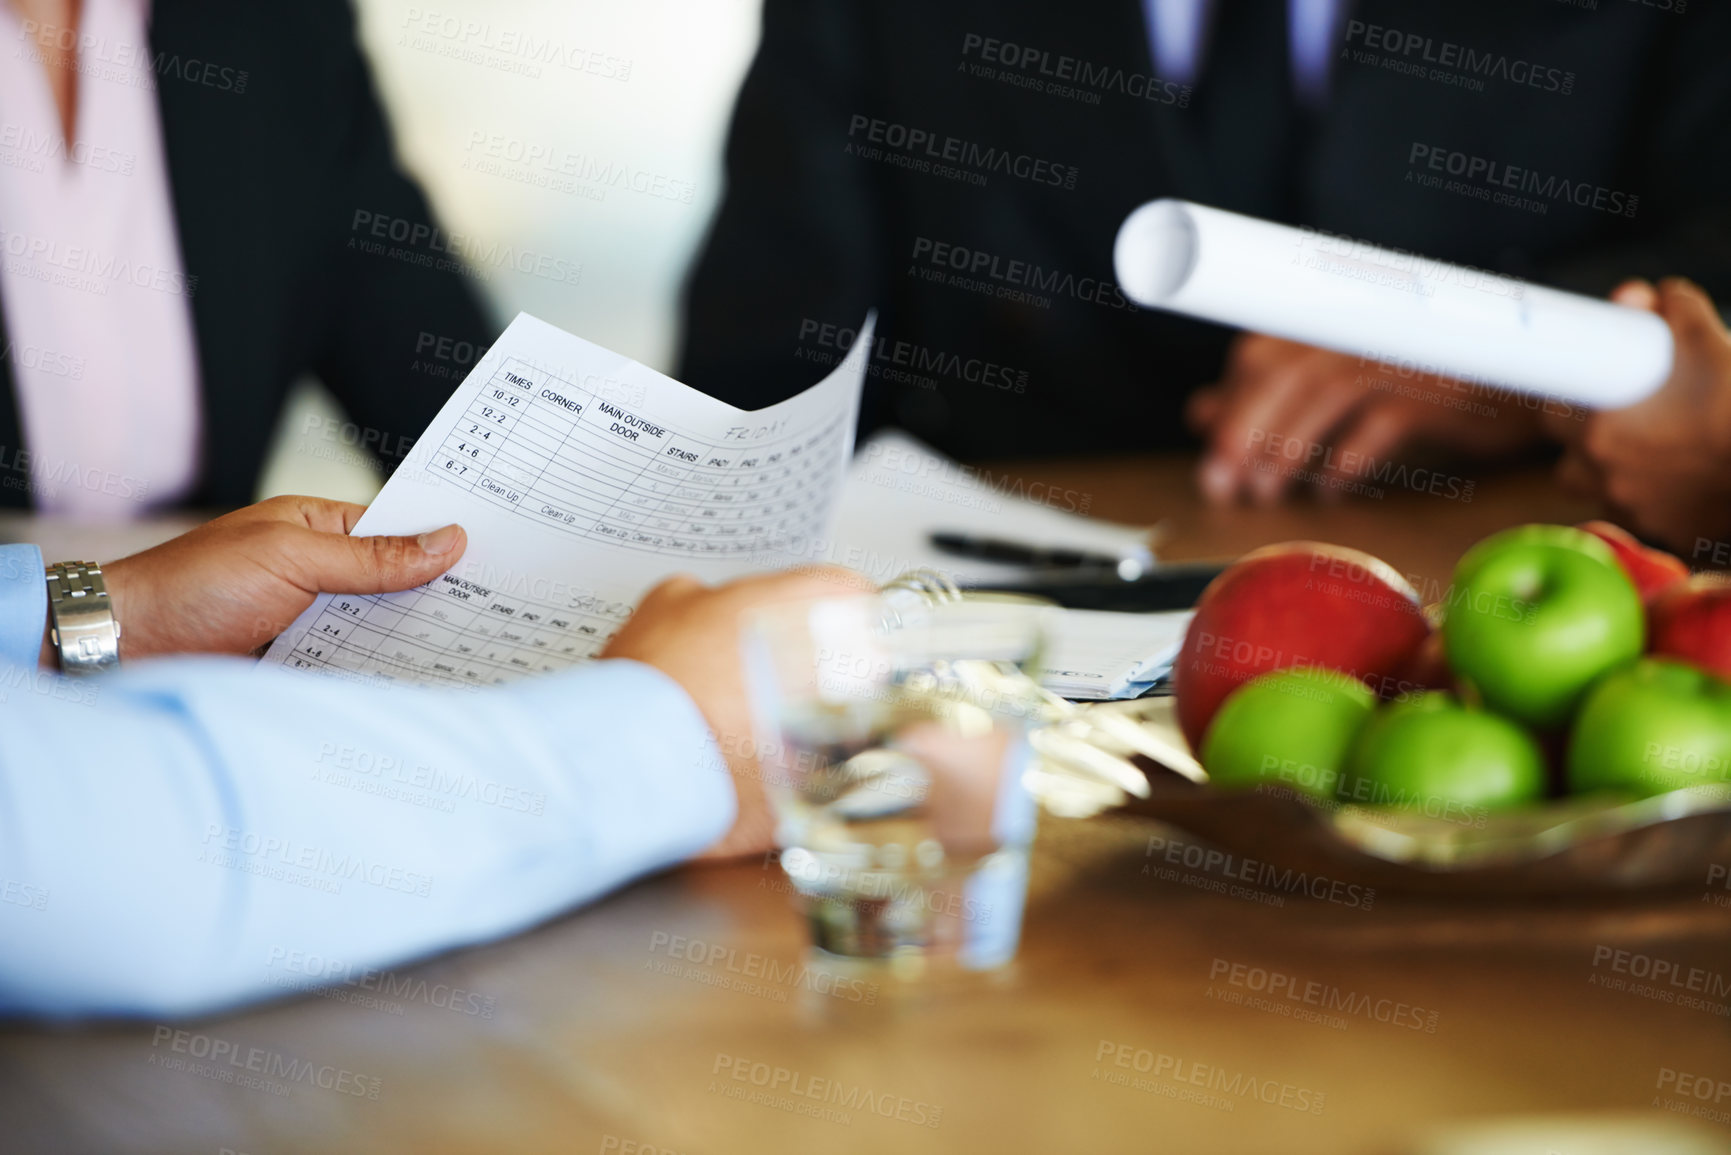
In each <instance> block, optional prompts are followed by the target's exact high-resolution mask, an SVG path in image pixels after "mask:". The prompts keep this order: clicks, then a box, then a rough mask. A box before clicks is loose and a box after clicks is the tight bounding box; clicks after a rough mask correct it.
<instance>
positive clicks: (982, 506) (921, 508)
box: [829, 429, 1154, 585]
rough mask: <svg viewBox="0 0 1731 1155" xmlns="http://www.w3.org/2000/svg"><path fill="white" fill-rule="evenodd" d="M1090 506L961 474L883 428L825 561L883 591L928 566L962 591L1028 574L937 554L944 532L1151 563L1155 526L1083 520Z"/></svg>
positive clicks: (1000, 477)
mask: <svg viewBox="0 0 1731 1155" xmlns="http://www.w3.org/2000/svg"><path fill="white" fill-rule="evenodd" d="M1091 504H1092V495H1090V494H1086V493H1079V492H1076V491H1075V490H1069V489H1064V488H1062V487H1055V486H1051V485H1048V484H1046V483H1045V482H1042V481H1037V480H1034V481H1030V480H1029V479H1027V478H1023V477H1018V476H1015V475H1012V474H1007V473H1004V472H1002V471H994V470H991V469H975V468H972V467H965V466H962V465H960V464H958V463H957V462H954V461H951V460H950V459H949V458H947V457H945V456H943V455H942V454H941V453H938V452H937V451H936V450H935V449H932V448H931V447H930V446H928V445H926V444H924V443H923V442H920V441H917V440H915V439H914V438H912V437H910V436H908V435H907V434H906V433H903V432H901V431H900V430H896V429H890V430H885V431H884V432H882V433H878V434H876V435H875V436H873V437H872V438H871V440H869V441H867V442H866V444H865V445H863V446H861V448H860V451H859V454H858V455H857V456H856V457H855V458H854V464H853V469H852V470H851V471H850V472H849V473H848V478H847V486H846V488H845V489H844V490H843V491H842V498H841V506H840V508H839V509H838V510H837V511H836V525H835V542H836V548H835V549H834V550H833V551H831V552H830V554H829V558H830V560H833V561H835V562H837V563H839V564H841V565H846V566H851V567H852V568H854V569H858V570H861V571H863V572H865V573H866V574H869V575H870V576H871V577H872V578H873V579H874V580H876V581H877V582H879V583H880V584H881V583H883V582H886V581H888V580H890V579H891V578H893V577H895V576H896V575H897V574H901V573H905V572H907V571H908V570H910V569H916V568H919V567H922V566H923V567H925V568H928V569H935V570H938V571H939V572H941V573H944V574H948V575H949V576H950V577H951V578H952V579H953V580H955V581H956V582H957V583H959V584H962V585H970V584H973V585H977V584H981V583H984V582H993V581H1005V580H1015V579H1018V578H1025V577H1026V576H1027V567H1025V566H1017V565H1006V564H1004V563H1002V562H992V561H981V560H978V559H974V558H961V557H954V556H951V555H950V554H946V553H943V552H941V551H939V550H938V549H936V548H935V547H934V546H933V545H932V543H931V535H932V534H933V533H934V532H948V533H960V534H966V535H969V536H973V537H981V538H993V539H996V540H999V541H1014V542H1018V543H1023V544H1027V545H1031V546H1036V547H1039V548H1042V549H1074V550H1079V551H1081V552H1083V553H1095V554H1102V555H1104V556H1108V557H1112V558H1117V559H1129V560H1134V561H1136V562H1137V563H1139V564H1140V565H1141V566H1142V567H1143V568H1147V567H1150V566H1152V565H1153V564H1154V550H1153V547H1152V545H1151V544H1150V538H1151V531H1150V530H1149V529H1147V528H1146V527H1139V526H1129V525H1118V524H1116V523H1113V522H1109V521H1096V520H1093V519H1091V518H1088V517H1086V516H1083V515H1084V514H1086V513H1087V509H1088V506H1089V505H1091Z"/></svg>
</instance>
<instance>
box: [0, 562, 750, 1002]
mask: <svg viewBox="0 0 1731 1155" xmlns="http://www.w3.org/2000/svg"><path fill="white" fill-rule="evenodd" d="M39 584H40V583H39ZM37 628H38V630H40V623H38V626H37ZM34 653H35V651H34V650H33V651H32V660H34ZM16 672H18V671H9V670H5V669H0V676H6V675H10V674H13V673H16ZM735 805H736V803H735V797H734V790H733V783H732V779H731V778H730V777H729V776H728V773H727V770H726V766H725V763H724V761H723V760H722V758H721V757H720V754H719V752H718V750H717V749H716V744H715V740H714V738H713V737H712V736H711V735H710V733H709V730H708V727H707V726H706V725H705V723H704V720H703V717H702V715H701V714H700V713H699V712H698V710H697V708H696V706H695V705H694V704H693V703H692V701H691V699H690V698H689V697H687V696H686V694H685V692H684V691H683V690H682V689H680V687H679V686H678V685H677V684H675V683H674V682H673V681H672V680H671V679H669V678H667V677H666V676H665V675H663V674H661V673H660V672H659V671H657V670H654V669H652V668H651V667H648V666H644V665H639V664H637V663H635V662H627V661H617V660H615V661H607V662H599V663H594V664H591V665H588V666H585V667H581V668H578V669H573V670H567V671H564V672H561V673H558V674H552V675H549V676H547V677H543V678H537V679H531V680H527V681H522V682H517V683H514V684H512V685H509V686H503V687H489V688H486V689H479V690H474V691H468V690H461V689H454V690H435V689H427V688H421V687H401V686H395V685H390V684H354V683H349V682H344V681H340V680H337V679H334V678H326V677H318V676H308V675H304V674H296V673H291V672H289V671H286V670H279V669H271V668H254V667H252V666H250V665H249V664H247V663H244V662H240V661H235V660H225V659H214V658H199V659H176V660H173V661H164V662H156V663H143V664H140V665H139V666H137V667H135V668H133V669H131V670H121V671H119V672H118V673H116V674H114V675H111V676H109V677H106V678H103V679H100V680H94V679H64V678H60V677H57V676H46V675H38V676H37V677H35V678H33V679H28V680H25V681H23V682H22V683H20V684H19V685H18V686H16V687H14V688H12V689H11V690H10V691H9V692H8V693H7V694H6V696H5V700H4V701H0V1013H13V1014H16V1013H26V1014H35V1015H50V1016H69V1015H90V1014H116V1015H149V1016H157V1017H179V1016H185V1015H196V1014H204V1013H207V1012H210V1011H213V1010H220V1009H222V1008H224V1007H227V1006H231V1005H234V1004H237V1003H240V1002H244V1001H247V1000H250V999H255V998H258V997H262V996H267V995H279V994H282V993H284V991H285V990H292V989H296V988H298V987H304V986H305V985H306V984H307V982H308V978H307V976H308V974H309V973H313V974H317V975H321V976H324V977H326V978H334V979H341V978H344V977H357V978H358V977H359V976H360V975H361V974H362V973H363V972H365V971H366V970H367V969H368V968H375V967H383V966H389V965H392V964H395V963H398V962H402V961H405V960H409V959H413V958H416V957H419V956H423V955H428V954H432V953H434V952H437V951H442V950H445V949H448V948H451V947H456V946H461V945H463V944H466V943H473V942H478V941H482V940H485V939H491V938H496V937H498V936H501V935H506V934H510V933H511V932H513V931H517V930H521V929H523V928H525V927H528V926H531V925H533V924H535V923H537V922H540V921H542V920H544V919H546V918H548V917H550V916H552V915H554V914H557V913H559V912H561V911H563V910H566V909H568V908H570V907H572V906H575V905H577V904H579V903H582V902H585V901H588V900H590V899H592V898H595V897H596V896H598V895H600V894H603V893H605V892H606V891H608V890H610V889H612V888H614V887H616V886H618V885H620V884H621V883H623V882H625V881H626V880H628V879H630V878H632V877H634V876H637V875H641V874H643V873H645V872H648V871H653V870H656V869H659V868H662V867H665V866H668V865H670V864H672V863H674V862H677V861H679V860H681V859H683V858H686V857H688V856H690V855H691V854H693V853H695V852H696V851H698V850H701V849H703V848H704V847H705V846H707V845H709V844H710V843H712V842H714V841H715V840H716V839H717V838H719V837H720V836H721V835H722V834H723V833H724V832H725V831H726V830H727V828H728V827H729V826H730V825H731V823H732V821H733V817H734V812H735ZM315 960H316V964H315ZM315 965H316V969H314V967H315Z"/></svg>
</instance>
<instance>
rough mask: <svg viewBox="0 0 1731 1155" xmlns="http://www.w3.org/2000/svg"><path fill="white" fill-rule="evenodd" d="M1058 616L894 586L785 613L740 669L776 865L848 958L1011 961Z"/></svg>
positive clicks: (750, 643) (830, 945) (914, 964)
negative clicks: (1046, 645)
mask: <svg viewBox="0 0 1731 1155" xmlns="http://www.w3.org/2000/svg"><path fill="white" fill-rule="evenodd" d="M1050 612H1051V611H1050V607H1049V606H1047V605H1045V604H1044V603H1032V602H1028V601H1019V600H1014V599H1000V600H973V599H968V600H957V601H949V602H946V603H943V604H935V605H934V604H927V603H925V602H922V601H921V600H920V599H918V598H914V599H909V598H907V597H897V596H896V595H895V594H894V593H889V594H876V595H866V596H852V597H838V598H835V599H830V600H823V601H816V602H802V603H793V604H786V605H781V606H776V607H772V608H770V609H767V610H763V611H760V612H758V613H755V614H753V615H752V617H751V619H750V620H749V621H748V622H747V623H746V631H745V643H744V644H745V659H746V670H747V679H748V682H749V687H750V691H751V699H752V709H753V716H754V724H755V729H756V739H757V742H756V745H757V753H758V755H759V758H760V762H761V766H762V770H763V777H764V785H765V789H766V791H767V793H768V794H769V797H770V799H771V802H772V804H773V805H774V807H775V811H776V816H777V821H778V826H777V838H778V841H779V843H780V845H781V848H782V851H781V865H782V869H783V870H784V871H785V872H786V873H787V876H788V878H789V879H790V880H791V882H792V884H793V886H794V887H795V889H796V890H797V891H798V894H799V896H800V901H801V902H802V904H803V905H804V908H805V911H806V915H807V918H808V920H809V922H810V926H811V933H812V942H813V945H814V946H815V948H816V949H817V950H818V951H819V952H821V953H823V954H826V955H829V956H834V957H836V958H839V959H881V960H892V961H895V962H899V963H900V964H901V965H900V966H898V967H896V968H895V969H896V970H897V971H898V973H905V972H917V971H920V970H923V969H925V967H926V966H927V965H928V964H932V963H936V964H939V965H942V964H949V963H953V964H954V965H955V966H956V967H959V968H960V969H964V970H985V969H990V968H993V967H997V966H999V965H1001V964H1003V963H1005V962H1008V961H1009V960H1010V958H1011V957H1013V956H1014V954H1015V951H1016V944H1017V940H1018V938H1019V937H1020V933H1021V922H1022V906H1023V900H1024V898H1025V895H1026V890H1027V871H1028V850H1029V847H1030V844H1031V843H1032V841H1033V836H1034V826H1035V804H1034V801H1033V799H1032V798H1031V796H1030V795H1029V793H1028V790H1027V787H1026V785H1025V783H1024V781H1023V778H1024V773H1025V771H1026V769H1027V767H1028V765H1029V761H1030V757H1031V756H1030V752H1029V748H1028V744H1027V742H1026V733H1027V731H1028V729H1029V728H1030V727H1031V726H1032V725H1035V724H1037V723H1038V721H1039V719H1040V716H1041V713H1042V711H1043V710H1044V708H1045V703H1044V700H1043V699H1042V698H1041V695H1040V693H1039V690H1038V688H1037V685H1036V683H1035V681H1034V680H1033V679H1034V678H1035V677H1036V676H1037V673H1038V670H1037V666H1038V663H1039V660H1040V654H1041V649H1042V645H1043V642H1044V638H1045V633H1046V630H1045V626H1044V623H1045V621H1046V615H1047V614H1048V613H1050Z"/></svg>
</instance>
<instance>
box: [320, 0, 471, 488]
mask: <svg viewBox="0 0 1731 1155" xmlns="http://www.w3.org/2000/svg"><path fill="white" fill-rule="evenodd" d="M331 7H333V8H340V9H341V10H342V16H341V21H342V26H341V27H340V28H333V30H332V31H333V34H340V35H333V38H332V39H333V42H334V43H337V44H339V45H341V46H342V47H341V49H340V50H339V51H337V52H334V53H333V54H332V55H333V59H332V60H331V61H330V62H329V66H328V71H327V72H326V74H325V78H324V83H325V84H327V85H329V86H331V87H332V88H333V89H334V90H335V93H334V95H335V97H336V99H334V100H332V101H331V102H330V104H329V107H333V108H335V109H336V110H338V113H339V115H340V116H341V117H342V121H341V123H340V124H335V125H332V126H331V131H332V132H333V133H335V134H337V135H338V140H339V143H338V147H337V149H336V151H335V154H334V158H333V161H334V163H333V164H332V168H331V172H332V174H333V180H332V188H331V197H330V201H329V206H328V210H327V211H328V214H329V215H328V219H327V224H326V226H325V228H324V229H322V230H321V233H322V235H324V236H326V237H328V239H329V251H330V256H329V261H328V263H327V264H326V266H325V267H326V268H327V269H328V270H329V271H328V275H327V276H326V277H325V278H324V282H325V283H324V285H323V286H322V291H323V292H324V293H325V294H327V296H326V300H325V306H326V309H327V313H326V317H325V322H326V326H327V327H326V330H325V333H326V337H325V340H324V342H323V343H322V347H321V348H320V349H319V351H318V352H317V354H316V358H317V359H316V362H315V365H314V370H315V372H316V373H317V374H318V376H319V377H320V379H321V380H323V381H324V383H325V385H326V386H327V387H328V388H329V389H330V390H331V391H332V392H333V393H334V394H336V396H337V399H338V400H339V401H341V402H342V404H343V407H344V408H345V409H346V410H347V411H348V414H349V416H350V417H351V418H353V420H354V421H355V422H356V423H357V424H358V425H359V426H360V427H361V434H360V436H361V437H362V438H363V439H366V440H367V441H368V448H370V449H372V450H373V451H375V452H376V453H378V454H379V455H380V456H381V457H383V458H384V459H385V460H386V461H387V462H388V463H390V464H395V463H396V461H397V460H400V458H401V456H402V455H403V453H404V452H405V451H406V449H407V448H408V447H409V446H410V445H411V444H412V443H413V441H414V439H415V438H417V437H418V436H419V435H420V433H421V431H422V430H423V429H425V428H426V426H427V423H428V422H430V421H431V420H432V419H433V416H434V415H435V414H436V413H437V412H438V411H439V407H440V406H441V405H442V404H444V401H445V399H446V398H447V397H449V396H450V393H451V391H452V389H453V388H455V386H456V384H457V383H458V381H460V380H461V379H462V376H463V375H464V373H465V372H466V370H467V369H468V368H470V367H471V366H472V359H471V361H470V363H469V364H460V363H455V362H451V361H449V360H445V361H441V360H439V358H438V357H436V356H435V351H436V350H437V349H439V348H440V347H441V346H440V342H445V343H446V344H445V345H444V346H443V347H444V348H446V349H449V348H450V347H452V346H454V345H456V343H458V342H470V343H485V342H486V341H488V340H490V339H491V337H492V336H494V335H496V333H497V331H498V330H497V327H496V326H495V325H494V324H493V323H491V322H490V321H489V319H488V318H487V316H486V314H485V312H484V310H483V308H482V305H481V302H480V299H479V296H478V294H477V292H476V290H475V282H474V281H473V279H472V278H473V276H474V273H473V272H472V271H469V270H465V269H462V268H461V267H460V265H459V262H460V261H461V258H462V243H461V238H460V237H459V238H455V239H453V237H452V235H451V234H450V233H449V232H447V231H445V230H444V229H442V228H440V227H438V226H437V225H436V222H435V220H434V217H433V213H432V210H431V208H430V207H429V206H428V204H427V199H426V196H425V195H424V194H423V193H422V192H421V190H420V188H419V186H418V185H416V183H415V182H414V181H413V180H411V179H410V178H409V177H408V176H407V175H406V174H405V173H404V172H403V170H402V169H401V168H400V167H399V166H398V164H397V161H396V156H395V153H394V150H393V147H392V141H391V134H390V129H389V127H388V126H387V124H386V122H385V117H384V113H383V110H382V109H381V108H380V105H379V100H378V96H377V94H376V93H375V92H374V89H373V82H372V77H371V75H370V73H369V71H368V68H367V65H366V62H365V60H364V59H363V57H362V55H361V52H360V49H359V47H358V45H357V44H356V42H355V38H354V21H353V17H352V15H351V14H350V13H349V11H348V5H347V4H344V3H337V4H332V5H331ZM333 22H334V20H333ZM417 230H419V231H417ZM404 238H408V239H406V240H405V239H404ZM363 245H368V246H373V245H378V246H383V248H384V250H386V252H385V253H380V252H378V251H372V252H369V251H367V250H366V249H364V248H363V247H362V246H363ZM393 251H394V252H396V253H397V254H398V255H394V256H393V255H388V254H389V253H391V252H393ZM442 374H445V375H442Z"/></svg>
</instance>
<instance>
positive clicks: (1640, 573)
mask: <svg viewBox="0 0 1731 1155" xmlns="http://www.w3.org/2000/svg"><path fill="white" fill-rule="evenodd" d="M1575 528H1576V529H1584V530H1586V531H1587V532H1588V533H1590V534H1592V535H1593V536H1594V537H1596V538H1598V539H1599V540H1600V541H1602V542H1604V543H1605V544H1606V545H1608V546H1610V547H1611V552H1612V553H1614V554H1616V555H1617V564H1618V565H1620V566H1622V567H1623V572H1624V573H1626V574H1628V575H1629V580H1630V581H1632V582H1634V583H1635V589H1636V591H1637V592H1639V593H1640V595H1641V600H1642V601H1644V602H1648V601H1652V600H1653V596H1654V595H1655V594H1657V593H1659V592H1660V591H1661V590H1665V589H1669V588H1670V587H1671V586H1673V585H1675V584H1677V583H1678V582H1680V581H1682V580H1683V579H1684V578H1686V577H1688V576H1689V567H1688V566H1686V565H1684V564H1683V560H1682V559H1681V558H1677V557H1673V556H1671V555H1670V554H1668V553H1666V552H1665V551H1664V550H1662V549H1654V548H1653V547H1652V546H1648V545H1642V544H1641V542H1640V540H1639V539H1638V538H1636V537H1635V535H1634V534H1632V533H1630V532H1629V531H1628V530H1626V529H1624V528H1623V527H1622V526H1620V525H1612V524H1611V523H1610V522H1608V521H1583V522H1582V523H1581V524H1580V525H1578V526H1576V527H1575Z"/></svg>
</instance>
